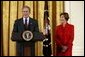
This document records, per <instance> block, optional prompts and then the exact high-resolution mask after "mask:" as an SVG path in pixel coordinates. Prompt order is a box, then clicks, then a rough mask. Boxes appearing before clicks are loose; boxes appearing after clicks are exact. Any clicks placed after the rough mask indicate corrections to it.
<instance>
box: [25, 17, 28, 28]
mask: <svg viewBox="0 0 85 57" xmlns="http://www.w3.org/2000/svg"><path fill="white" fill-rule="evenodd" d="M27 27H28V25H27V18H25V28H26V29H27Z"/></svg>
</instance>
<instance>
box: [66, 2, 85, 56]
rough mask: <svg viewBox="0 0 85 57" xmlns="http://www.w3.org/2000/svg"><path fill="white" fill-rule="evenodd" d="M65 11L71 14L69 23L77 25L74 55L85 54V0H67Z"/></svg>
mask: <svg viewBox="0 0 85 57" xmlns="http://www.w3.org/2000/svg"><path fill="white" fill-rule="evenodd" d="M65 12H68V13H69V15H70V19H69V23H71V24H73V25H74V26H75V30H74V32H75V35H74V42H73V52H72V55H73V56H84V1H65Z"/></svg>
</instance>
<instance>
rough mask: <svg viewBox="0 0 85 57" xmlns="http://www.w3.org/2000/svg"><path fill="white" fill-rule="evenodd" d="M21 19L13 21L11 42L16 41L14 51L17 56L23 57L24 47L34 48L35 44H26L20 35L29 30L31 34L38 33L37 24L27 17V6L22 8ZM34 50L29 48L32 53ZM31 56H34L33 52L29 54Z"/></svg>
mask: <svg viewBox="0 0 85 57" xmlns="http://www.w3.org/2000/svg"><path fill="white" fill-rule="evenodd" d="M22 13H23V17H22V18H20V19H17V20H15V23H14V28H13V32H12V38H11V39H12V40H13V41H16V49H17V55H19V56H23V55H24V53H23V52H24V47H25V45H30V46H35V44H34V43H33V42H31V41H29V42H26V41H24V40H23V39H22V37H21V36H22V33H23V32H24V31H25V30H29V31H31V32H39V28H38V23H37V21H36V20H35V19H32V18H30V17H29V14H30V8H29V7H28V6H24V7H23V8H22ZM34 49H35V48H31V50H33V51H34ZM31 54H32V55H34V54H35V51H34V52H33V53H31Z"/></svg>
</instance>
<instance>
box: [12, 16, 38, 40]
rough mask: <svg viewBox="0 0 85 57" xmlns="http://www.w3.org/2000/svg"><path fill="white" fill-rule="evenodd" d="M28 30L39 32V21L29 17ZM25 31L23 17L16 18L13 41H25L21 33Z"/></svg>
mask: <svg viewBox="0 0 85 57" xmlns="http://www.w3.org/2000/svg"><path fill="white" fill-rule="evenodd" d="M27 30H29V31H31V32H39V28H38V23H37V21H36V20H34V19H32V18H29V25H28V29H27ZM24 31H25V25H24V23H23V18H20V19H17V20H15V23H14V28H13V32H12V38H11V39H12V40H13V41H23V39H22V37H21V35H22V33H23V32H24Z"/></svg>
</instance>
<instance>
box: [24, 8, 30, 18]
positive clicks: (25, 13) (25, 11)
mask: <svg viewBox="0 0 85 57" xmlns="http://www.w3.org/2000/svg"><path fill="white" fill-rule="evenodd" d="M22 13H23V17H25V18H27V17H29V14H30V12H29V9H28V8H23V10H22Z"/></svg>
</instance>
